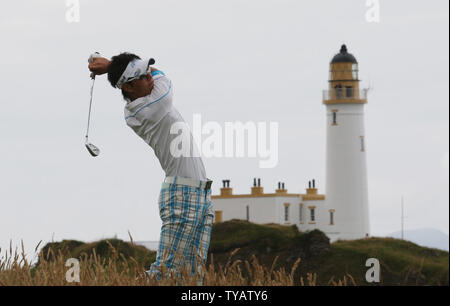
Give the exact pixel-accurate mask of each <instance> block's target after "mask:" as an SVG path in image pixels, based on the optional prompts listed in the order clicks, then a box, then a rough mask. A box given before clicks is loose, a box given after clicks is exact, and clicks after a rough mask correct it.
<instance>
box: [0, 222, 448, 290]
mask: <svg viewBox="0 0 450 306" xmlns="http://www.w3.org/2000/svg"><path fill="white" fill-rule="evenodd" d="M130 238H131V237H130ZM38 247H39V245H38ZM38 247H36V250H35V251H36V252H37V249H38ZM155 256H156V252H153V251H149V250H147V249H146V248H145V247H142V246H137V245H135V244H134V243H133V240H132V239H131V242H125V241H122V240H118V239H108V240H101V241H97V242H92V243H83V242H81V241H75V240H64V241H62V242H58V243H49V244H47V245H46V246H44V247H43V248H42V249H41V251H40V252H39V260H38V261H37V263H35V264H32V263H30V262H28V261H27V260H26V254H24V251H23V247H22V250H17V249H16V250H12V248H11V247H10V249H9V250H6V251H5V250H3V251H2V250H0V285H40V286H53V285H88V286H114V285H122V286H143V285H152V286H153V285H177V284H178V285H180V284H182V285H196V284H198V280H199V277H198V275H190V274H189V273H188V272H187V271H188V267H187V268H186V269H184V270H183V271H182V274H181V276H182V279H181V278H180V277H177V276H176V275H173V274H171V273H170V271H167V270H163V274H164V277H163V280H162V281H157V280H156V279H154V278H150V277H148V275H147V274H146V273H145V271H146V270H148V268H149V265H150V264H151V263H152V262H153V261H154V260H155ZM68 258H78V259H79V261H80V282H75V283H68V282H67V281H66V272H67V271H68V269H69V268H68V267H66V266H65V263H66V260H67V259H68ZM368 258H377V259H378V260H379V261H380V265H381V281H380V283H379V284H377V285H446V286H448V285H449V253H448V252H445V251H440V250H436V249H430V248H424V247H420V246H418V245H416V244H414V243H411V242H407V241H402V240H398V239H391V238H369V239H361V240H353V241H337V242H335V243H332V244H330V243H329V240H328V238H327V237H326V236H325V235H324V234H323V233H322V232H320V231H311V232H305V233H302V232H299V231H298V230H297V228H296V227H295V226H290V227H286V226H280V225H276V224H267V225H258V224H252V223H249V222H246V221H239V220H232V221H229V222H224V223H220V224H215V225H214V228H213V234H212V237H211V246H210V253H209V257H208V262H207V263H206V265H205V266H203V271H204V273H205V274H204V275H205V276H204V282H203V284H204V285H214V286H241V285H245V286H277V285H285V286H294V285H303V286H317V285H332V286H348V285H370V284H368V283H367V282H366V281H365V273H366V271H367V269H368V267H366V266H365V262H366V260H367V259H368Z"/></svg>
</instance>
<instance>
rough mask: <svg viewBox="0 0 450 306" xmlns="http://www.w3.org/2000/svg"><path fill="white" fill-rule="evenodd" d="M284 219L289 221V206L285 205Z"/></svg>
mask: <svg viewBox="0 0 450 306" xmlns="http://www.w3.org/2000/svg"><path fill="white" fill-rule="evenodd" d="M284 221H286V222H288V221H289V206H285V207H284Z"/></svg>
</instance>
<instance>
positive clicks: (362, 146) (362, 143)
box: [361, 136, 366, 152]
mask: <svg viewBox="0 0 450 306" xmlns="http://www.w3.org/2000/svg"><path fill="white" fill-rule="evenodd" d="M365 151H366V144H365V141H364V136H361V152H365Z"/></svg>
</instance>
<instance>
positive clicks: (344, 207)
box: [212, 45, 370, 241]
mask: <svg viewBox="0 0 450 306" xmlns="http://www.w3.org/2000/svg"><path fill="white" fill-rule="evenodd" d="M359 82H360V80H359V79H358V62H357V61H356V59H355V57H354V56H353V55H352V54H350V53H348V52H347V47H346V46H345V45H343V46H342V48H341V51H340V52H339V53H338V54H337V55H335V56H334V57H333V59H332V61H331V63H330V78H329V89H328V90H325V91H324V97H323V104H324V105H325V106H326V125H327V141H326V144H327V147H326V151H327V152H326V196H325V195H324V194H319V193H318V190H317V188H316V186H315V181H311V182H309V186H308V188H307V189H306V193H305V194H295V193H288V192H287V190H286V189H285V188H284V183H279V184H278V189H276V190H275V193H264V191H263V187H261V180H260V179H254V182H253V187H252V188H251V192H250V194H233V191H232V188H231V187H230V181H229V180H224V181H223V187H222V188H221V190H220V195H214V196H212V199H213V204H214V208H215V222H223V221H227V220H231V219H244V220H248V221H250V222H254V223H278V224H285V225H292V224H296V225H297V227H298V228H299V230H300V231H308V230H313V229H319V230H321V231H323V232H324V233H326V234H327V235H328V237H329V238H330V239H331V240H332V241H335V240H337V239H359V238H363V237H367V236H369V234H370V233H369V227H370V225H369V205H368V186H367V170H366V139H365V130H364V105H365V104H366V103H367V89H362V90H360V89H359Z"/></svg>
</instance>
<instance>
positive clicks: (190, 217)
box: [147, 183, 214, 282]
mask: <svg viewBox="0 0 450 306" xmlns="http://www.w3.org/2000/svg"><path fill="white" fill-rule="evenodd" d="M159 214H160V217H161V220H162V227H161V237H160V242H159V247H158V252H157V254H156V261H155V262H154V263H153V264H152V265H151V266H150V270H149V271H147V273H148V274H149V275H150V276H154V275H155V276H156V279H157V280H161V267H162V266H164V267H165V268H167V270H168V271H171V272H174V271H177V272H178V271H181V269H186V268H190V273H192V274H195V273H200V275H202V282H203V273H204V271H202V269H201V268H202V265H201V263H202V264H205V265H206V260H207V258H208V248H209V242H210V238H211V231H212V225H213V222H214V210H213V206H212V202H211V189H209V190H205V189H200V188H198V187H192V186H186V185H180V184H168V183H163V186H162V188H161V192H160V195H159ZM186 264H187V265H186ZM167 270H166V271H167Z"/></svg>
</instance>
